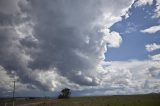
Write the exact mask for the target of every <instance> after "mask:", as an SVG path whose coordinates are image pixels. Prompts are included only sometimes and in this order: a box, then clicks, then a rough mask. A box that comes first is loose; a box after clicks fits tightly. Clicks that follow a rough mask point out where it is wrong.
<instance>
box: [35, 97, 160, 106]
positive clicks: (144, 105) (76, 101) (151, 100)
mask: <svg viewBox="0 0 160 106" xmlns="http://www.w3.org/2000/svg"><path fill="white" fill-rule="evenodd" d="M35 106H160V95H134V96H99V97H76V98H70V99H62V100H57V101H56V102H46V103H45V104H39V105H35Z"/></svg>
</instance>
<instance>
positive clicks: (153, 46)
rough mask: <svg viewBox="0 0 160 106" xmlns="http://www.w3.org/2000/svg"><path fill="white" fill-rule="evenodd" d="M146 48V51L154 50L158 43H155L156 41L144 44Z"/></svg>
mask: <svg viewBox="0 0 160 106" xmlns="http://www.w3.org/2000/svg"><path fill="white" fill-rule="evenodd" d="M145 47H146V50H147V51H148V52H152V51H154V50H157V49H160V45H158V44H156V43H153V44H147V45H146V46H145Z"/></svg>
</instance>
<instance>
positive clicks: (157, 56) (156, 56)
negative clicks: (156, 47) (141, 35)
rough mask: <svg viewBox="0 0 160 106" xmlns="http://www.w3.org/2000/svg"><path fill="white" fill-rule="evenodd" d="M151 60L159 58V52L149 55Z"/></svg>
mask: <svg viewBox="0 0 160 106" xmlns="http://www.w3.org/2000/svg"><path fill="white" fill-rule="evenodd" d="M149 57H150V58H151V59H152V60H160V54H156V55H152V56H149Z"/></svg>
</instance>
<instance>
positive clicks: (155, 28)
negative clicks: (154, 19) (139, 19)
mask: <svg viewBox="0 0 160 106" xmlns="http://www.w3.org/2000/svg"><path fill="white" fill-rule="evenodd" d="M159 31H160V25H157V26H152V27H149V28H147V29H144V30H141V32H143V33H149V34H153V33H156V32H159Z"/></svg>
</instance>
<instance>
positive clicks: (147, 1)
mask: <svg viewBox="0 0 160 106" xmlns="http://www.w3.org/2000/svg"><path fill="white" fill-rule="evenodd" d="M152 2H153V0H138V1H137V2H136V3H135V6H144V5H147V4H149V5H151V4H152Z"/></svg>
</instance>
